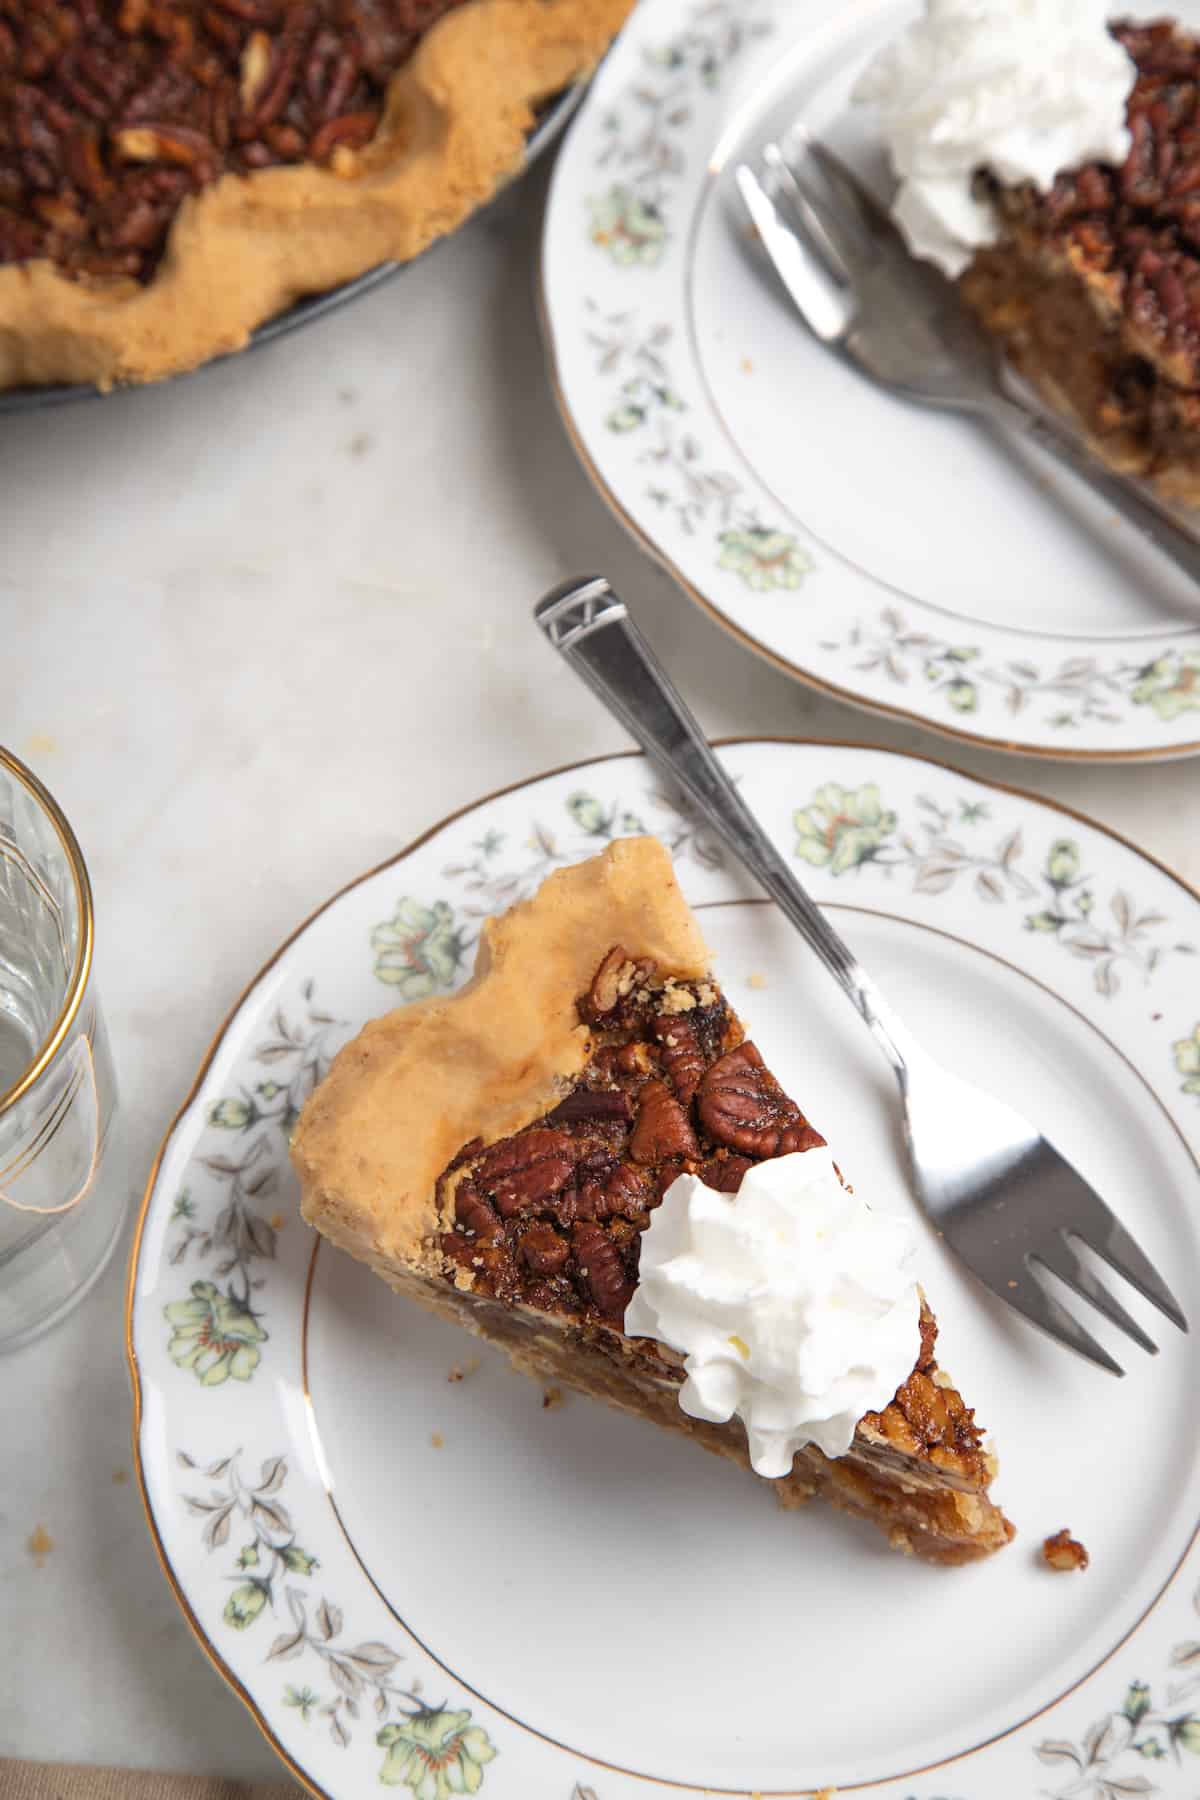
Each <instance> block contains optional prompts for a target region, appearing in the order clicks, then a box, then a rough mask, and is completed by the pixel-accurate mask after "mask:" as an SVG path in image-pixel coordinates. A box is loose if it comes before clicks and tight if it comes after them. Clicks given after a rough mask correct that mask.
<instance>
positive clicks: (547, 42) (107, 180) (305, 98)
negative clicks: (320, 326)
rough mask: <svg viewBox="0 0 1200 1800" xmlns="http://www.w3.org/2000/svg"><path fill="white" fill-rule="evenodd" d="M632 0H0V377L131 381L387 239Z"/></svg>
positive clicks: (468, 165) (324, 284)
mask: <svg viewBox="0 0 1200 1800" xmlns="http://www.w3.org/2000/svg"><path fill="white" fill-rule="evenodd" d="M631 4H632V0H0V388H6V387H15V386H24V385H30V384H37V383H46V382H93V383H95V384H96V385H98V386H100V387H102V388H106V387H111V386H113V385H114V384H115V383H118V382H137V381H150V380H154V379H156V378H158V377H160V376H165V375H170V374H174V373H176V372H178V371H180V370H184V369H191V368H194V367H196V366H197V365H198V364H200V363H202V362H205V361H206V360H207V359H208V358H210V357H212V356H216V355H218V354H220V353H222V352H226V351H230V350H237V349H240V348H242V347H243V346H244V345H245V343H246V342H247V339H248V337H249V335H250V333H251V331H252V330H253V329H254V328H255V326H257V325H260V324H261V323H262V322H263V321H264V320H266V319H269V318H271V317H273V316H274V315H275V314H276V313H278V312H280V311H282V310H283V309H284V308H286V307H287V306H289V305H291V304H292V303H293V302H294V301H296V300H297V299H299V298H300V297H301V296H303V295H306V294H314V293H321V292H324V291H326V290H328V289H330V288H333V287H336V286H338V285H339V284H340V283H342V282H345V281H348V280H350V279H352V278H353V277H354V276H357V275H361V274H362V273H363V272H364V271H366V270H367V269H370V268H372V267H374V266H375V265H376V264H378V263H381V262H386V261H398V262H404V261H407V260H409V259H410V258H412V257H413V256H415V255H417V253H418V252H419V251H421V250H423V249H424V248H425V247H426V246H427V245H428V244H429V243H431V242H432V241H433V239H434V238H437V237H440V236H442V235H443V234H445V233H446V232H448V231H450V230H452V229H453V228H454V227H455V226H457V225H458V224H460V223H461V222H462V220H463V219H465V218H466V217H467V215H468V214H469V213H470V212H471V211H472V210H473V209H474V208H475V207H477V206H478V205H480V204H481V203H482V202H483V201H485V200H487V199H489V198H490V197H491V195H492V194H493V193H494V192H495V191H496V189H497V188H498V186H500V184H501V183H502V182H503V181H504V180H505V179H506V178H507V177H508V176H510V175H511V174H513V173H515V172H516V170H517V169H518V168H519V166H520V162H521V158H522V154H523V151H524V145H525V139H526V136H527V133H528V131H529V129H530V126H531V125H532V123H533V118H534V112H535V109H536V108H537V107H538V106H539V105H540V104H541V103H542V102H544V101H545V100H547V99H548V98H550V97H551V96H552V95H553V94H555V93H557V92H559V91H561V90H562V89H563V88H565V87H567V86H569V85H570V83H571V82H573V81H575V80H576V79H578V78H579V77H581V76H582V75H584V74H586V73H587V72H588V71H590V69H591V68H592V67H593V66H594V64H595V63H596V62H597V61H598V59H599V57H600V56H601V55H602V54H603V52H604V50H605V49H606V48H607V47H608V44H609V42H610V41H611V39H612V38H613V36H614V35H615V33H616V32H617V30H618V29H619V28H620V26H621V24H622V22H623V20H624V17H625V15H626V13H627V12H628V11H629V8H630V5H631Z"/></svg>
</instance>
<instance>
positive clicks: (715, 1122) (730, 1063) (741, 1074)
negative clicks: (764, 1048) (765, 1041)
mask: <svg viewBox="0 0 1200 1800" xmlns="http://www.w3.org/2000/svg"><path fill="white" fill-rule="evenodd" d="M696 1104H697V1109H698V1111H699V1115H700V1122H701V1124H702V1125H703V1126H704V1129H705V1130H706V1131H707V1132H708V1134H709V1136H710V1137H713V1138H715V1139H716V1141H717V1143H718V1144H725V1145H727V1146H728V1148H729V1149H730V1150H740V1151H741V1152H742V1154H743V1155H744V1156H752V1157H757V1158H759V1159H761V1158H764V1157H768V1156H787V1155H788V1154H789V1153H790V1152H791V1151H793V1150H812V1149H814V1148H815V1147H816V1146H817V1145H818V1144H823V1143H824V1142H825V1140H824V1138H823V1137H822V1136H821V1134H820V1132H818V1131H814V1130H813V1128H812V1126H811V1125H810V1124H809V1123H808V1120H807V1119H806V1118H805V1117H804V1114H803V1113H802V1112H801V1111H800V1108H799V1107H798V1106H797V1105H796V1102H795V1101H794V1100H791V1099H789V1098H788V1096H787V1095H786V1094H785V1093H784V1091H783V1089H782V1088H781V1087H780V1085H779V1083H778V1082H777V1081H776V1079H775V1077H774V1076H773V1075H772V1074H771V1072H770V1070H769V1069H768V1068H767V1067H766V1065H765V1064H764V1062H763V1059H762V1057H761V1056H760V1055H759V1053H758V1051H757V1049H756V1048H755V1046H754V1045H753V1044H752V1043H750V1042H749V1041H747V1042H746V1043H744V1044H739V1045H738V1047H737V1049H736V1050H727V1051H726V1052H725V1055H724V1056H719V1057H718V1058H717V1060H716V1062H715V1063H713V1064H712V1066H711V1068H709V1069H708V1070H707V1072H706V1073H705V1076H704V1079H703V1080H702V1081H701V1083H700V1087H699V1090H698V1094H697V1101H696Z"/></svg>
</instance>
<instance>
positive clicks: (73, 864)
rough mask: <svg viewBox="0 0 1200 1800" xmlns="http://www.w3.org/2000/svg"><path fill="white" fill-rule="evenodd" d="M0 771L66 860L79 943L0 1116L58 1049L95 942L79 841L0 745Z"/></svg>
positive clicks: (45, 792)
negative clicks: (62, 992) (53, 1014)
mask: <svg viewBox="0 0 1200 1800" xmlns="http://www.w3.org/2000/svg"><path fill="white" fill-rule="evenodd" d="M0 768H2V769H6V770H7V771H8V773H9V774H10V775H11V776H12V777H13V779H14V780H16V781H18V782H19V783H20V785H21V786H22V787H23V788H24V789H25V792H26V793H27V794H28V795H29V797H30V799H32V800H36V801H37V804H38V805H39V806H40V807H41V809H42V811H43V812H44V813H45V815H46V817H47V818H48V819H49V821H50V823H51V825H53V827H54V830H55V833H56V835H57V837H58V841H59V843H60V844H61V845H62V849H63V854H64V856H65V857H66V859H67V867H68V868H69V869H70V871H71V880H72V882H73V883H74V886H75V904H76V906H77V907H78V909H79V942H78V944H77V945H76V949H75V962H74V965H73V967H72V969H71V973H70V975H69V977H68V978H67V994H66V999H65V1000H64V1001H63V1003H62V1007H61V1009H60V1011H59V1014H58V1017H57V1018H56V1019H55V1021H54V1024H53V1025H52V1026H51V1027H50V1030H49V1032H48V1033H47V1035H46V1038H45V1040H44V1041H43V1043H42V1045H41V1048H40V1049H39V1050H38V1052H37V1054H36V1055H35V1056H34V1058H33V1061H32V1062H31V1063H30V1064H29V1067H28V1068H27V1069H26V1070H25V1072H24V1074H23V1075H21V1076H20V1077H19V1078H18V1079H17V1081H16V1082H14V1084H13V1086H12V1087H10V1088H8V1089H6V1090H3V1091H0V1114H2V1113H4V1112H5V1111H7V1109H8V1108H9V1107H10V1106H14V1105H15V1104H16V1102H17V1101H18V1100H20V1099H21V1097H22V1096H23V1095H24V1094H27V1093H28V1092H29V1090H30V1088H31V1087H32V1086H33V1085H34V1083H35V1082H36V1081H37V1080H38V1079H39V1078H40V1077H41V1076H42V1075H44V1074H45V1072H46V1070H47V1069H48V1068H49V1067H50V1064H51V1063H52V1062H53V1061H54V1058H55V1057H56V1056H57V1054H58V1052H59V1051H60V1050H61V1049H62V1046H63V1044H64V1043H65V1041H66V1038H67V1035H68V1033H69V1032H70V1029H71V1026H72V1025H73V1024H74V1023H75V1018H76V1015H77V1013H78V1012H79V1008H80V1006H81V1004H82V1002H83V996H84V994H85V993H86V992H87V984H88V976H89V975H90V974H91V971H92V947H93V942H94V938H95V917H94V914H93V910H92V884H91V881H90V880H89V879H88V872H87V864H86V863H85V862H84V860H83V851H82V850H81V849H80V848H79V840H78V839H77V838H76V836H75V833H74V832H73V831H72V830H71V827H70V826H69V825H68V823H67V820H66V815H65V814H64V812H63V810H62V808H61V807H60V806H59V804H58V802H57V800H55V798H54V796H53V794H51V793H50V791H49V789H48V788H46V787H44V786H43V785H42V783H41V782H40V781H39V780H38V778H37V776H36V775H35V774H34V773H33V771H32V770H31V769H27V768H26V767H25V764H24V763H23V762H22V761H21V760H20V758H19V757H16V756H14V755H13V753H12V751H11V750H5V749H4V747H3V746H2V745H0Z"/></svg>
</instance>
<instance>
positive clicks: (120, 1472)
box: [112, 1469, 129, 1487]
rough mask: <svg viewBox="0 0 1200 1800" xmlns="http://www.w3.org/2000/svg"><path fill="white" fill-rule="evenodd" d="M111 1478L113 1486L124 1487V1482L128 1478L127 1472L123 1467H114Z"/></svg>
mask: <svg viewBox="0 0 1200 1800" xmlns="http://www.w3.org/2000/svg"><path fill="white" fill-rule="evenodd" d="M112 1478H113V1486H114V1487H124V1486H125V1483H126V1482H127V1481H128V1480H129V1474H128V1471H127V1470H125V1469H114V1470H113V1473H112Z"/></svg>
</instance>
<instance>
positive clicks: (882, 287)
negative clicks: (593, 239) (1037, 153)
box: [735, 126, 1200, 581]
mask: <svg viewBox="0 0 1200 1800" xmlns="http://www.w3.org/2000/svg"><path fill="white" fill-rule="evenodd" d="M786 142H787V145H788V153H786V154H785V151H784V149H783V148H782V147H781V146H780V145H779V144H777V143H769V144H767V145H766V146H765V148H764V150H763V153H762V168H763V172H764V173H763V178H761V179H760V177H759V176H758V175H757V174H756V173H755V171H754V170H753V169H751V168H750V167H749V165H748V164H746V163H740V164H739V165H738V167H737V169H736V171H735V179H736V181H737V184H738V189H739V191H740V193H741V196H742V200H743V202H744V204H745V207H746V210H747V212H748V213H749V215H750V218H751V220H752V221H753V224H754V226H755V229H756V230H757V232H758V235H759V237H760V238H761V240H762V243H763V247H764V248H765V250H766V252H767V255H768V256H769V257H770V259H771V261H772V263H773V264H774V266H775V269H776V271H777V273H778V274H779V276H780V278H781V280H782V281H783V284H784V286H785V288H786V289H787V291H788V293H789V295H790V296H791V298H792V300H793V302H794V303H795V305H796V308H797V310H798V311H799V313H800V315H801V317H802V318H803V319H804V321H805V322H806V324H807V325H808V326H809V328H810V329H811V330H812V332H813V333H814V334H815V335H816V336H817V337H818V338H820V339H821V341H822V342H823V343H825V344H828V345H830V346H831V347H834V348H836V349H838V350H840V351H841V352H842V353H843V354H844V355H845V356H846V357H847V358H848V359H849V360H850V361H851V362H852V363H854V364H855V365H856V366H857V367H858V368H859V369H861V370H862V371H863V372H864V373H865V374H867V375H869V376H870V377H872V379H873V380H875V381H876V382H877V383H878V384H879V385H880V386H881V387H884V388H887V389H888V390H889V391H890V392H892V393H894V394H898V395H900V396H901V397H902V398H904V399H906V400H911V401H915V402H917V403H918V404H920V405H924V406H928V407H933V408H939V409H942V410H944V411H947V412H958V413H968V414H970V415H971V416H972V417H973V418H975V419H977V420H979V421H981V422H982V423H983V424H985V425H988V426H990V427H992V428H993V429H996V430H999V431H1016V432H1018V433H1022V434H1024V435H1025V436H1026V437H1029V438H1031V439H1032V440H1033V441H1034V442H1035V443H1036V444H1038V445H1039V446H1040V447H1041V448H1042V449H1043V450H1046V451H1049V452H1050V454H1051V455H1052V456H1054V457H1056V458H1057V460H1058V461H1059V462H1062V463H1065V464H1066V465H1067V466H1068V467H1069V468H1071V469H1072V470H1073V471H1074V472H1075V474H1077V475H1079V476H1081V477H1082V479H1083V480H1084V481H1086V482H1087V483H1088V485H1089V486H1090V487H1092V488H1093V489H1095V491H1096V492H1097V493H1099V494H1100V495H1101V496H1102V497H1103V498H1104V499H1105V500H1106V501H1107V502H1108V503H1109V505H1110V506H1112V507H1113V508H1115V509H1116V510H1117V511H1119V512H1120V513H1121V515H1122V517H1123V518H1126V519H1128V520H1129V522H1130V523H1131V524H1132V525H1134V526H1136V527H1137V529H1138V530H1139V531H1140V532H1142V534H1143V535H1144V536H1145V537H1147V538H1148V539H1149V540H1150V541H1151V542H1152V543H1153V544H1155V545H1157V547H1158V548H1159V549H1160V550H1162V551H1163V552H1164V553H1165V554H1166V555H1167V556H1169V557H1170V558H1171V559H1172V561H1173V562H1175V563H1177V564H1178V565H1179V567H1180V568H1182V569H1183V570H1185V572H1186V573H1187V574H1188V575H1190V576H1191V577H1192V579H1193V580H1194V581H1200V540H1197V538H1196V537H1195V536H1194V535H1193V534H1192V532H1191V531H1189V530H1188V529H1187V527H1186V526H1185V525H1184V524H1182V523H1181V522H1180V521H1179V520H1178V519H1177V518H1176V517H1175V516H1174V514H1173V513H1172V512H1171V511H1170V510H1169V508H1167V507H1166V506H1165V505H1162V504H1160V502H1159V501H1157V500H1156V499H1155V498H1154V496H1153V495H1152V494H1150V493H1149V492H1148V491H1147V490H1146V489H1145V488H1143V487H1141V486H1140V485H1139V484H1138V483H1136V482H1134V481H1132V480H1130V479H1128V478H1127V477H1124V476H1121V475H1117V474H1115V473H1114V472H1113V471H1112V470H1111V469H1109V468H1107V467H1106V466H1105V465H1104V464H1103V463H1102V462H1100V461H1099V459H1098V458H1097V457H1096V456H1094V455H1093V453H1092V452H1091V450H1089V448H1088V446H1087V444H1086V443H1085V442H1084V440H1083V439H1082V438H1080V437H1079V436H1077V435H1076V434H1075V433H1074V432H1072V431H1071V430H1070V428H1069V427H1068V426H1067V425H1065V424H1063V423H1061V422H1060V421H1059V420H1057V419H1054V418H1052V417H1049V416H1048V415H1046V414H1045V413H1042V412H1039V411H1038V410H1036V409H1035V408H1034V407H1033V406H1031V405H1029V404H1028V403H1027V402H1026V401H1024V400H1023V399H1022V398H1020V397H1019V395H1017V393H1016V392H1015V391H1014V390H1013V388H1012V386H1011V384H1009V383H1008V382H1007V381H1006V369H1005V362H1004V357H1003V354H1002V352H1001V350H1000V348H999V346H998V344H997V342H996V340H995V339H994V338H993V337H991V336H990V334H989V333H988V332H987V331H985V330H984V328H983V326H982V325H981V324H980V323H979V321H978V320H977V319H976V318H975V315H974V314H973V313H972V312H971V311H970V309H969V307H968V306H967V305H966V303H965V301H964V300H962V298H961V297H960V295H959V292H958V289H957V288H956V287H955V286H954V284H953V282H951V281H949V280H947V278H946V277H945V276H944V275H943V274H942V273H941V271H940V270H939V269H937V268H935V267H934V265H933V264H932V263H928V262H922V261H920V260H918V259H917V258H916V257H914V256H912V255H911V254H910V253H909V250H908V247H907V245H906V244H905V242H904V239H903V237H902V236H901V234H900V232H899V231H898V230H897V228H896V226H895V225H894V224H893V223H892V220H891V218H890V217H889V215H888V213H887V212H886V210H885V209H884V207H883V206H881V205H880V203H879V201H878V200H876V198H875V196H874V195H873V194H872V193H871V192H870V190H869V188H867V186H866V185H865V184H864V183H863V182H861V181H860V180H859V178H858V177H857V175H855V174H854V172H853V171H852V170H851V169H849V168H847V167H846V165H845V164H844V163H843V162H841V161H840V159H839V158H838V157H836V156H835V155H834V154H833V152H832V151H831V150H830V149H828V147H827V146H826V145H824V144H822V143H820V142H819V141H817V140H816V139H809V138H808V137H807V136H806V135H805V133H804V132H803V130H802V129H801V128H800V127H798V126H797V127H794V128H793V130H792V131H791V132H790V133H789V134H788V137H787V140H786Z"/></svg>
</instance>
